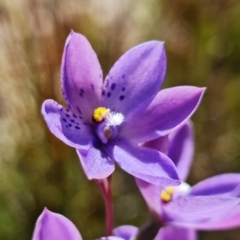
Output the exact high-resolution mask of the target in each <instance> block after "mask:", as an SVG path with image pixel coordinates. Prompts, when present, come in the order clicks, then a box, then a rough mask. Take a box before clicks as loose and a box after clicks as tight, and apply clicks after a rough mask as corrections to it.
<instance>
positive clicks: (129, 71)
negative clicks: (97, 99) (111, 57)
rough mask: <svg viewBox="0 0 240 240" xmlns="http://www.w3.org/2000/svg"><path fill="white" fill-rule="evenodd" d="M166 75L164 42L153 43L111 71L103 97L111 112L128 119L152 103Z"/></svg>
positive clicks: (137, 49)
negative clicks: (118, 113)
mask: <svg viewBox="0 0 240 240" xmlns="http://www.w3.org/2000/svg"><path fill="white" fill-rule="evenodd" d="M165 73H166V55H165V51H164V45H163V42H159V41H151V42H147V43H143V44H140V45H138V46H136V47H134V48H132V49H131V50H129V51H127V52H126V53H125V54H124V55H123V56H122V57H121V58H120V59H119V60H118V61H117V62H116V63H115V65H114V66H113V68H112V69H111V70H110V72H109V74H108V76H107V77H106V80H105V82H104V89H103V98H104V99H105V104H106V106H107V107H109V108H110V109H111V110H114V111H116V112H120V113H122V114H124V115H125V116H127V115H128V113H130V112H131V111H132V110H133V109H135V108H136V107H137V106H138V105H139V104H140V103H141V102H143V101H145V100H146V99H147V100H146V101H145V105H144V107H145V108H146V107H147V105H148V104H149V103H150V102H151V100H152V99H153V98H154V97H155V95H156V94H157V92H158V91H159V89H160V87H161V85H162V82H163V80H164V77H165Z"/></svg>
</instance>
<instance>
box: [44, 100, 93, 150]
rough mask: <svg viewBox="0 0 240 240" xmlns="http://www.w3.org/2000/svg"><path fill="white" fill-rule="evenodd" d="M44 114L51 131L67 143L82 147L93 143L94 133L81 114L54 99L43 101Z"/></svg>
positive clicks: (84, 147)
mask: <svg viewBox="0 0 240 240" xmlns="http://www.w3.org/2000/svg"><path fill="white" fill-rule="evenodd" d="M42 115H43V117H44V120H45V121H46V123H47V125H48V128H49V129H50V131H51V132H52V133H53V134H54V135H55V136H56V137H57V138H59V139H60V140H62V141H63V142H64V143H66V144H67V145H69V146H71V147H74V148H81V149H88V148H89V147H90V146H91V145H92V142H93V138H94V137H93V134H91V129H90V127H89V126H88V125H86V124H87V123H86V122H84V121H83V120H82V119H81V116H80V115H75V114H73V113H71V112H70V111H67V110H66V109H64V107H62V106H60V105H59V104H58V103H57V102H55V101H53V100H46V101H45V102H44V103H43V105H42Z"/></svg>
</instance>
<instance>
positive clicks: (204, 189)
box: [190, 173, 240, 197]
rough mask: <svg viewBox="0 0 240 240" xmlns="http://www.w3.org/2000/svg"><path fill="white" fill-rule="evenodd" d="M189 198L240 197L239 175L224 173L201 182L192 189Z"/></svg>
mask: <svg viewBox="0 0 240 240" xmlns="http://www.w3.org/2000/svg"><path fill="white" fill-rule="evenodd" d="M190 195H191V196H207V195H221V196H223V195H224V196H231V197H238V196H239V195H240V174H238V173H226V174H221V175H218V176H214V177H211V178H208V179H206V180H203V181H201V182H199V183H197V184H196V185H194V186H193V187H192V190H191V193H190Z"/></svg>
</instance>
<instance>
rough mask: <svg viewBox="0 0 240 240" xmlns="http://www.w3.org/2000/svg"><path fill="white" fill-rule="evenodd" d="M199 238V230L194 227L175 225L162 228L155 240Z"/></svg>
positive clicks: (192, 239) (191, 239)
mask: <svg viewBox="0 0 240 240" xmlns="http://www.w3.org/2000/svg"><path fill="white" fill-rule="evenodd" d="M176 239H181V240H197V239H198V237H197V232H196V231H195V230H192V229H186V228H181V227H175V226H167V227H163V228H161V229H160V231H159V232H158V234H157V236H156V237H155V238H154V240H176Z"/></svg>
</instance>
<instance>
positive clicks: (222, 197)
mask: <svg viewBox="0 0 240 240" xmlns="http://www.w3.org/2000/svg"><path fill="white" fill-rule="evenodd" d="M146 146H148V147H154V148H158V150H162V151H165V152H166V153H167V154H168V156H169V157H170V158H171V159H172V160H173V162H174V163H175V165H176V167H177V170H178V174H179V176H180V179H181V181H182V183H181V184H180V185H179V186H168V187H164V186H162V187H160V186H156V185H152V184H149V183H147V182H144V181H142V180H139V179H137V184H138V187H139V189H140V191H141V193H142V195H143V197H144V199H145V200H146V202H147V205H148V207H149V209H150V211H151V212H152V213H153V214H154V215H155V216H157V218H158V219H159V221H160V222H161V224H162V225H163V226H164V227H163V228H161V229H160V231H159V233H158V235H157V236H156V238H155V240H165V239H169V240H173V239H176V236H178V239H184V240H195V239H197V233H196V230H222V229H229V228H235V227H239V226H240V206H239V204H240V199H239V198H238V197H239V196H240V174H237V173H228V174H221V175H217V176H214V177H211V178H208V179H206V180H203V181H201V182H199V183H197V184H196V185H194V186H192V187H190V186H189V185H188V184H187V183H185V182H184V181H185V180H186V178H187V175H188V172H189V169H190V166H191V163H192V158H193V152H194V141H193V131H192V125H191V123H189V122H188V123H187V124H185V125H183V126H182V127H181V128H179V129H178V130H176V131H175V132H174V133H172V134H170V136H169V140H168V141H166V138H164V139H163V138H161V139H157V140H155V141H152V142H149V143H146Z"/></svg>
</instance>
